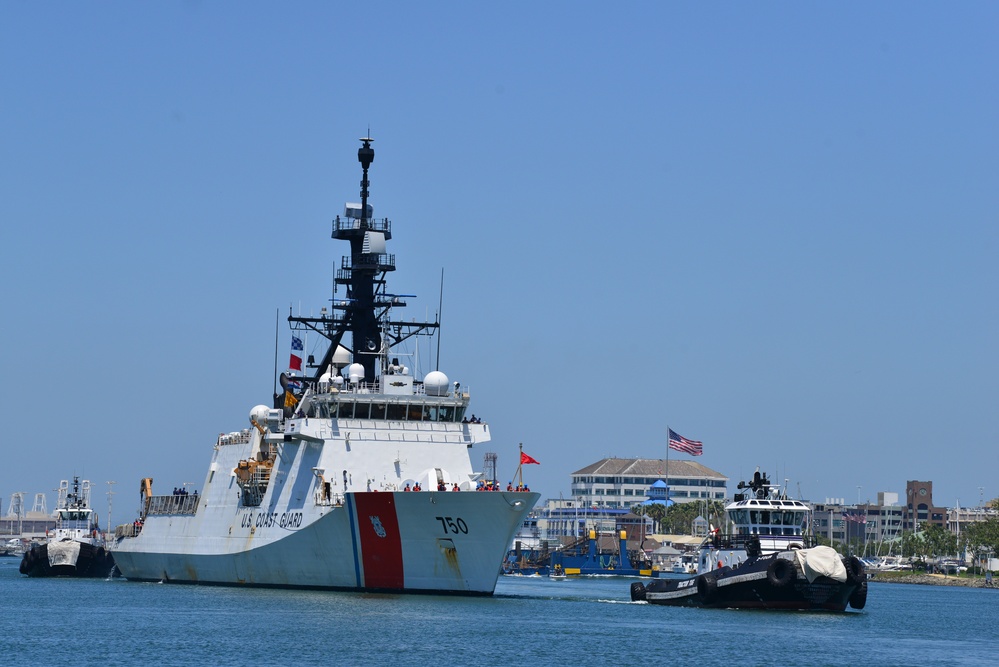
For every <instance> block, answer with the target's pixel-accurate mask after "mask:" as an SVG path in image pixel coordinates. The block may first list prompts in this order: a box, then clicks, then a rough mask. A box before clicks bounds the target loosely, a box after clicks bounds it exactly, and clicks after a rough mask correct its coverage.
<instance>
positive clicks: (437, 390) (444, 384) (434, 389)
mask: <svg viewBox="0 0 999 667" xmlns="http://www.w3.org/2000/svg"><path fill="white" fill-rule="evenodd" d="M423 388H424V389H425V390H426V392H427V396H444V395H446V394H447V390H448V388H449V385H448V379H447V376H446V375H444V374H443V373H441V372H440V371H430V372H429V373H427V376H426V377H425V378H423Z"/></svg>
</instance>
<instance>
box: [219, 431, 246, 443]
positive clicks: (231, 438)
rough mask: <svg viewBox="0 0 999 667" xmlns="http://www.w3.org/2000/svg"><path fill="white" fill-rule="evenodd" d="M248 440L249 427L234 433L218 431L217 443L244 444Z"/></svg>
mask: <svg viewBox="0 0 999 667" xmlns="http://www.w3.org/2000/svg"><path fill="white" fill-rule="evenodd" d="M248 442H250V429H248V428H247V429H243V430H242V431H237V432H235V433H219V439H218V442H217V444H219V445H245V444H246V443H248Z"/></svg>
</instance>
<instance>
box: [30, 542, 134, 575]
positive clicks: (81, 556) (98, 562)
mask: <svg viewBox="0 0 999 667" xmlns="http://www.w3.org/2000/svg"><path fill="white" fill-rule="evenodd" d="M114 566H115V563H114V557H113V556H112V555H111V553H110V552H108V551H107V550H106V549H105V548H104V547H102V546H98V545H94V544H89V543H87V542H80V541H76V540H63V541H60V542H49V543H47V544H36V545H35V546H33V547H31V548H30V549H28V550H27V551H25V552H24V556H23V557H22V558H21V566H20V568H19V569H20V572H21V574H25V575H28V576H29V577H87V578H101V579H106V578H108V577H110V576H112V574H113V573H114V572H115V570H114Z"/></svg>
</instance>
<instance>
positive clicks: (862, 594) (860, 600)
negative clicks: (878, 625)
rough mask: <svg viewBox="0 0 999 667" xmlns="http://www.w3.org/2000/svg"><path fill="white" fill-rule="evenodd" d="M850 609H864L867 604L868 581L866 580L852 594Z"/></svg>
mask: <svg viewBox="0 0 999 667" xmlns="http://www.w3.org/2000/svg"><path fill="white" fill-rule="evenodd" d="M849 601H850V607H851V608H852V609H857V610H860V609H863V608H864V606H865V605H866V604H867V580H866V579H864V580H863V581H862V582H860V585H859V586H857V588H855V589H854V591H853V592H852V593H850V600H849Z"/></svg>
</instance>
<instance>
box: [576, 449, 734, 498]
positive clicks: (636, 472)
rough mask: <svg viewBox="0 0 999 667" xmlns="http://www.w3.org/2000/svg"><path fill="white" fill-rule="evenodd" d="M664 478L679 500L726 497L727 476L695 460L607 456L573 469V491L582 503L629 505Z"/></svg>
mask: <svg viewBox="0 0 999 667" xmlns="http://www.w3.org/2000/svg"><path fill="white" fill-rule="evenodd" d="M660 480H663V481H665V482H666V484H667V486H668V487H669V499H670V500H672V501H674V502H677V503H689V502H697V501H704V500H719V501H724V500H725V498H726V496H727V495H728V494H727V486H728V477H726V476H725V475H722V474H721V473H720V472H717V471H715V470H712V469H710V468H708V467H706V466H704V465H701V464H700V463H696V462H694V461H684V460H679V461H669V462H668V464H667V461H666V460H664V459H618V458H606V459H601V460H599V461H597V462H596V463H593V464H591V465H588V466H586V467H585V468H581V469H579V470H577V471H576V472H574V473H572V482H571V493H572V497H573V500H575V501H577V502H579V503H580V506H581V507H595V508H612V509H613V508H616V509H630V508H632V507H634V506H635V505H638V504H641V503H643V502H645V500H646V499H648V498H649V497H650V489H651V488H652V486H653V485H654V484H655V483H656V482H658V481H660Z"/></svg>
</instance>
